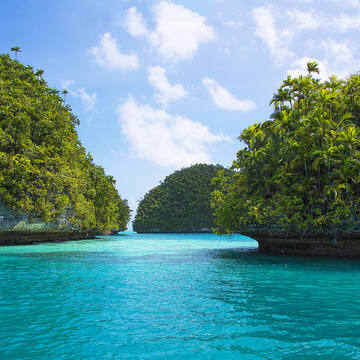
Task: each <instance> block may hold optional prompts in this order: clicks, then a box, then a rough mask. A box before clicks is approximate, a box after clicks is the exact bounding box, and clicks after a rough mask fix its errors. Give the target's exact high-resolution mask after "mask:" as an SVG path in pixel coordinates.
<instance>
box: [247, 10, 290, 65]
mask: <svg viewBox="0 0 360 360" xmlns="http://www.w3.org/2000/svg"><path fill="white" fill-rule="evenodd" d="M252 15H253V17H254V20H255V34H256V35H257V36H258V37H260V38H261V39H262V40H263V41H264V43H265V44H266V45H267V47H268V48H269V49H270V53H271V57H272V58H273V59H274V61H275V62H276V63H278V64H283V63H284V62H285V60H287V59H288V58H291V57H293V56H294V53H292V52H291V51H290V50H289V49H288V46H287V41H286V40H288V39H287V38H289V37H290V36H291V34H290V33H289V31H286V30H285V31H282V32H281V31H279V30H278V29H276V26H275V16H274V15H273V13H272V11H271V8H270V7H267V8H265V7H257V8H254V9H253V11H252Z"/></svg>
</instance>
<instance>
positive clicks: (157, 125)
mask: <svg viewBox="0 0 360 360" xmlns="http://www.w3.org/2000/svg"><path fill="white" fill-rule="evenodd" d="M118 113H119V116H120V117H119V121H120V124H121V128H122V132H123V133H124V134H125V136H126V137H127V138H128V140H129V142H130V144H131V149H132V152H133V154H134V155H135V156H136V157H139V158H143V159H147V160H150V161H152V162H154V163H155V164H157V165H161V166H176V167H181V166H188V165H191V164H195V163H209V162H211V159H210V156H209V154H208V146H209V145H210V144H213V143H216V142H219V141H230V139H229V138H228V137H227V136H225V135H223V134H213V133H212V132H211V131H210V129H209V128H208V127H207V126H205V125H204V124H201V123H199V122H195V121H192V120H190V119H188V118H186V117H183V116H180V115H175V116H174V115H171V114H168V113H167V112H165V111H164V110H157V109H153V108H152V107H150V106H148V105H139V104H137V103H136V102H135V100H134V99H133V98H128V99H127V100H126V101H125V102H124V103H123V104H122V105H120V106H119V107H118Z"/></svg>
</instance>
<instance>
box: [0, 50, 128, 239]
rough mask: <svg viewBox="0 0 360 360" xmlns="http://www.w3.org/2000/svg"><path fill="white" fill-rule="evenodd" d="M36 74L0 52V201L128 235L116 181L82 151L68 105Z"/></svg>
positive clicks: (85, 227) (66, 223) (78, 224)
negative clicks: (123, 231)
mask: <svg viewBox="0 0 360 360" xmlns="http://www.w3.org/2000/svg"><path fill="white" fill-rule="evenodd" d="M37 75H39V71H37V72H36V73H35V72H34V71H33V68H32V67H29V66H24V65H22V64H21V63H19V62H17V61H15V60H12V59H11V58H10V56H9V55H0V84H1V86H0V99H1V101H0V168H1V171H0V200H1V202H4V203H5V204H6V205H7V206H9V207H10V208H12V209H14V210H17V211H20V212H24V213H26V214H29V216H31V217H34V218H38V219H41V220H43V221H46V222H56V223H58V224H61V225H64V226H70V227H71V229H75V230H86V231H89V230H91V231H93V232H95V233H104V234H107V233H110V232H112V231H116V230H125V228H126V224H127V222H128V220H129V215H130V209H129V207H128V205H127V204H126V202H125V201H124V200H123V199H122V198H121V196H120V195H119V193H118V191H117V189H116V188H115V180H114V179H113V178H112V177H111V176H109V175H107V174H106V173H105V171H104V169H103V168H102V167H101V166H98V165H96V164H94V162H93V159H92V157H91V156H90V155H89V154H87V153H86V150H85V148H84V147H83V146H82V144H81V142H80V140H79V138H78V134H77V132H76V129H75V125H76V124H78V123H79V121H78V119H77V117H76V116H75V115H74V114H73V113H72V110H71V107H70V106H69V105H65V106H64V103H63V99H62V97H61V96H59V91H57V90H56V89H52V88H50V87H49V86H48V85H47V84H46V82H45V81H39V79H38V78H37ZM19 79H21V81H18V80H19Z"/></svg>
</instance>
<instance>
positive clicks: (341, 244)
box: [240, 227, 360, 258]
mask: <svg viewBox="0 0 360 360" xmlns="http://www.w3.org/2000/svg"><path fill="white" fill-rule="evenodd" d="M240 233H241V234H243V235H246V236H249V237H251V238H253V239H254V240H256V241H257V242H258V244H259V251H261V252H264V253H269V254H288V255H314V256H340V257H354V258H355V257H356V258H360V229H357V228H356V229H355V228H354V229H350V230H346V231H342V232H341V231H338V232H337V233H334V232H330V231H329V232H324V231H323V232H321V231H313V232H312V233H311V234H309V235H307V236H305V237H301V236H299V234H298V233H296V232H295V231H293V232H292V231H289V232H285V231H281V230H280V229H278V228H272V229H269V230H266V229H264V228H259V227H248V228H246V229H244V230H243V231H241V232H240Z"/></svg>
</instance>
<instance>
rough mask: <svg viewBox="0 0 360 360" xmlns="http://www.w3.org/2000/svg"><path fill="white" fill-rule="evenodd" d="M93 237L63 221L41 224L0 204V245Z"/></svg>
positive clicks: (91, 234) (89, 232)
mask: <svg viewBox="0 0 360 360" xmlns="http://www.w3.org/2000/svg"><path fill="white" fill-rule="evenodd" d="M95 235H96V234H95V233H94V232H91V231H82V230H79V229H76V228H74V227H72V226H71V225H70V224H69V223H67V222H66V221H65V220H63V219H60V220H59V221H58V222H56V223H46V222H43V221H41V220H39V219H36V218H33V217H31V216H30V215H28V214H23V213H19V212H17V211H14V210H12V209H10V208H8V207H7V206H6V205H5V204H4V203H2V202H0V245H20V244H33V243H37V242H46V241H64V240H78V239H90V238H94V237H95Z"/></svg>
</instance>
